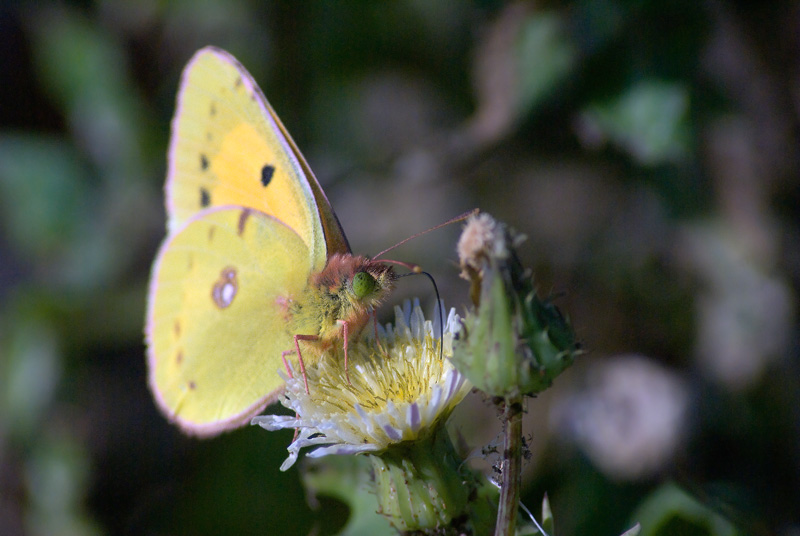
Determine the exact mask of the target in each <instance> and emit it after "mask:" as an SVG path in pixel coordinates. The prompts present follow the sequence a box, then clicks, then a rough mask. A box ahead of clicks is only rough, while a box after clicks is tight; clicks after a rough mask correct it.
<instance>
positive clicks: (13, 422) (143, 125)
mask: <svg viewBox="0 0 800 536" xmlns="http://www.w3.org/2000/svg"><path fill="white" fill-rule="evenodd" d="M207 44H214V45H217V46H220V47H222V48H225V49H227V50H229V51H230V52H231V53H233V54H234V55H235V56H237V57H238V58H239V60H240V61H241V62H242V63H243V64H244V65H245V66H247V68H248V69H249V70H250V71H251V72H252V74H253V75H254V77H255V78H256V79H257V80H258V81H259V82H260V84H261V86H262V88H263V90H264V93H265V94H266V95H267V97H268V98H269V99H270V101H271V103H272V104H273V106H274V107H275V109H276V110H277V111H278V113H279V114H280V115H281V118H282V119H283V122H284V123H285V124H286V125H287V127H288V128H289V130H290V131H291V133H292V134H293V136H294V137H295V140H296V141H297V142H298V145H299V146H300V147H301V148H302V149H303V151H304V153H305V155H306V157H307V158H308V159H309V161H310V163H311V166H312V168H313V169H314V170H315V171H316V173H317V176H318V177H319V179H320V182H321V183H322V184H323V186H324V187H325V189H326V192H327V193H328V195H329V197H330V198H331V201H332V203H333V205H334V207H335V208H336V210H337V212H338V215H339V217H340V219H341V221H342V224H343V226H344V228H345V229H346V230H347V232H348V237H349V239H350V242H351V244H352V245H353V247H354V249H355V250H356V251H357V252H359V253H366V254H369V253H375V252H377V251H380V250H382V249H383V248H384V247H387V246H389V245H391V244H393V243H395V242H397V241H399V240H401V239H403V238H405V237H407V236H410V235H411V234H414V233H415V232H418V231H420V230H423V229H426V228H428V227H431V226H433V225H435V224H437V223H440V222H441V221H444V220H446V219H448V218H450V217H452V216H454V215H456V214H458V213H460V212H462V211H464V210H467V209H469V208H472V207H475V206H478V207H480V208H481V209H483V210H485V211H488V212H490V213H492V214H493V215H495V216H496V217H497V218H499V219H501V220H504V221H506V222H508V223H509V224H511V225H513V226H514V227H515V228H517V229H518V230H520V231H521V232H523V233H525V234H526V235H527V236H528V241H527V242H526V243H525V245H523V246H522V247H521V250H522V253H523V256H524V257H525V260H526V262H527V263H528V264H529V265H530V266H532V267H533V273H534V275H535V277H536V279H537V281H538V285H539V288H540V290H541V291H542V293H543V294H544V295H552V296H553V297H554V298H555V299H556V303H558V305H559V306H560V307H561V308H562V309H563V310H564V311H566V312H568V313H569V315H570V317H571V319H572V321H573V323H574V325H575V327H576V329H577V332H578V334H579V337H580V338H581V340H582V341H583V344H584V348H585V349H586V353H585V354H584V355H583V356H582V357H581V358H580V359H579V361H578V362H577V363H576V365H575V366H574V367H573V369H571V370H569V371H568V372H567V373H566V374H565V375H564V376H563V377H562V378H560V379H559V381H558V382H557V383H556V385H555V387H554V388H553V389H552V390H551V392H548V393H546V394H545V395H543V396H542V397H540V398H538V399H535V400H533V401H531V402H530V403H529V405H528V408H527V409H528V416H527V420H526V424H525V430H526V433H527V434H530V438H529V439H530V441H529V443H530V446H531V456H530V460H529V463H528V465H527V467H526V474H525V481H526V495H525V502H526V503H527V504H528V505H529V506H531V507H533V505H536V504H538V503H539V502H540V501H541V497H542V494H543V493H544V492H545V491H547V492H548V494H549V497H550V500H551V503H552V505H553V509H554V512H555V517H556V523H557V529H558V533H559V534H564V535H566V534H587V533H591V534H619V533H620V532H621V531H622V530H624V528H626V527H628V526H630V525H631V523H632V522H633V521H636V520H639V521H642V523H643V524H644V525H645V528H646V529H647V530H651V531H653V532H649V533H651V534H655V533H657V532H656V530H657V529H658V530H664V531H665V532H663V533H667V532H668V533H671V534H708V533H713V534H723V533H726V532H724V531H725V530H727V529H725V528H724V527H723V528H720V526H712V525H713V523H711V522H710V521H709V519H712V517H713V515H714V513H719V514H721V515H723V516H725V517H727V518H728V519H729V520H732V521H733V522H734V523H735V524H736V525H737V526H738V527H739V529H740V530H741V531H742V533H751V534H772V533H776V534H785V535H789V534H797V532H798V531H800V517H799V514H798V510H797V505H798V504H800V410H799V409H798V408H800V382H798V360H797V355H798V330H797V319H796V314H797V310H796V304H797V300H796V294H797V286H798V282H800V255H798V252H799V251H800V247H799V246H800V244H799V242H800V233H798V222H799V221H800V220H799V219H798V207H800V203H798V201H800V182H799V181H798V179H799V178H800V177H798V147H800V145H798V142H799V141H800V139H798V132H799V131H798V124H799V123H798V113H799V112H800V91H798V88H799V87H800V62H799V61H798V58H800V54H798V52H800V46H799V45H800V5H799V4H798V3H797V2H763V3H762V2H744V1H740V2H724V1H714V0H710V1H703V2H694V1H687V0H677V1H674V2H655V1H650V0H641V1H632V0H579V1H571V2H560V1H551V2H544V1H542V2H516V3H507V2H500V1H471V2H470V1H466V0H460V1H422V0H403V1H397V2H391V3H377V2H368V1H346V2H335V3H334V2H324V1H312V2H303V3H300V2H269V3H267V2H256V1H254V0H252V1H248V0H232V1H230V2H214V1H211V0H207V1H202V2H189V1H175V2H168V1H155V0H145V1H143V2H122V1H114V0H106V1H102V0H100V1H75V2H64V1H55V0H49V1H45V2H26V1H10V2H4V3H3V4H2V5H0V76H1V77H2V80H1V81H0V533H2V534H76V535H77V534H103V533H107V534H125V533H128V534H216V533H229V534H237V533H239V534H249V533H253V534H255V533H260V534H264V533H268V534H278V533H279V534H307V533H315V534H333V533H335V532H336V531H337V529H338V528H340V527H341V526H342V525H343V523H344V520H345V519H346V515H347V512H346V508H345V507H344V506H343V505H342V504H341V503H338V502H336V501H333V500H331V499H326V498H324V497H318V498H315V497H307V496H306V494H305V493H304V491H303V488H302V486H301V484H300V481H299V475H298V472H297V469H296V468H295V469H293V470H291V471H289V472H288V473H285V474H284V473H280V472H279V471H278V466H279V465H280V461H281V460H282V459H283V457H284V456H285V447H286V445H287V444H288V442H289V441H290V439H291V434H269V433H266V432H263V431H260V430H256V429H244V430H241V431H237V432H235V433H230V434H227V435H224V436H223V437H220V438H217V439H213V440H207V441H198V440H195V439H190V438H186V437H183V436H181V435H180V434H179V433H178V432H177V430H176V429H174V428H173V427H171V426H169V425H168V424H167V423H166V422H165V420H164V419H163V418H162V417H161V416H160V415H159V414H158V413H157V411H156V409H155V407H154V405H153V403H152V401H151V398H150V394H149V393H148V391H147V387H146V381H145V366H144V365H145V363H144V358H143V352H144V348H143V344H142V324H143V316H144V307H145V295H146V284H147V278H148V272H149V268H150V263H151V262H152V259H153V256H154V254H155V251H156V248H157V246H158V244H159V242H160V240H161V239H162V238H163V233H164V214H163V208H162V207H163V199H162V184H163V179H164V170H165V155H166V144H167V140H168V135H169V120H170V117H171V114H172V112H173V107H174V98H175V93H176V90H177V84H178V77H179V74H180V70H181V69H182V67H183V65H184V64H185V63H186V61H187V60H188V58H189V57H190V56H191V54H192V53H193V52H194V51H195V50H196V49H198V48H200V47H201V46H204V45H207ZM457 235H458V229H457V228H456V227H455V226H454V227H452V228H449V229H445V230H442V231H439V232H436V233H432V234H430V235H426V236H425V237H422V238H419V239H416V240H414V241H412V242H411V243H409V244H407V245H405V246H403V247H402V248H401V249H398V250H396V252H394V253H393V254H394V255H395V256H396V257H397V258H401V259H403V260H408V261H411V262H416V263H419V264H421V265H422V266H424V267H425V268H426V269H427V270H429V271H431V272H432V273H434V275H435V276H436V277H437V282H438V283H439V287H440V289H441V291H442V294H443V296H444V298H445V299H446V300H447V302H448V304H449V305H453V306H456V307H461V306H462V305H463V304H464V303H465V302H466V297H467V289H466V284H465V283H464V282H463V281H461V280H459V279H458V278H457V270H456V269H455V267H454V262H455V253H454V246H455V241H456V238H457ZM411 296H420V297H421V298H422V299H423V302H424V303H427V304H428V305H430V304H431V303H432V302H433V297H432V295H431V291H430V287H429V286H427V285H425V283H424V282H413V281H410V280H404V281H403V285H401V289H400V290H399V291H398V293H397V295H396V296H394V297H393V301H394V300H397V303H399V301H400V300H402V299H404V298H407V297H411ZM390 309H391V308H390V307H389V308H387V314H388V313H390ZM650 425H652V426H650ZM454 427H455V428H456V429H457V430H458V431H459V433H460V434H461V435H462V436H463V437H464V440H465V442H466V443H467V444H469V445H470V446H471V447H472V448H477V447H480V446H481V445H482V444H485V443H488V442H490V441H492V440H493V439H494V438H495V436H496V434H497V424H496V422H495V417H494V413H493V410H492V409H491V408H489V407H488V405H487V404H486V403H485V402H484V401H482V400H480V399H479V398H478V397H475V398H474V399H472V400H469V401H468V402H467V403H465V404H464V405H463V406H462V407H461V408H459V411H458V413H457V414H456V415H455V419H454ZM653 429H655V431H654V430H653ZM475 463H476V467H478V468H481V469H483V470H486V471H489V472H490V471H491V467H490V465H491V460H490V461H489V462H481V461H480V460H477V461H475ZM665 482H675V483H677V484H679V485H680V486H681V487H682V488H683V489H684V490H686V491H688V493H689V496H691V497H692V498H693V500H695V501H697V502H696V504H698V505H704V506H706V507H708V508H709V510H707V511H703V512H702V513H699V514H696V515H695V514H691V513H690V512H693V510H691V508H690V507H675V509H676V511H680V512H683V514H682V515H677V516H675V517H673V518H670V521H669V522H668V523H666V524H664V525H663V526H662V525H659V523H661V521H659V522H656V521H655V520H656V519H661V518H660V517H659V515H660V514H658V515H656V514H653V513H652V511H653V510H654V509H655V510H656V511H658V510H659V509H660V510H662V511H663V510H664V509H669V508H673V506H674V504H677V503H675V501H674V500H673V499H674V495H669V493H667V494H666V495H664V494H662V495H658V494H657V495H651V493H653V492H656V493H658V491H659V490H660V491H663V490H665V489H673V491H674V488H664V487H662V484H663V483H665ZM676 493H677V492H676ZM654 497H655V498H654ZM670 497H672V498H670ZM648 501H649V502H648ZM693 504H695V503H693ZM309 505H313V507H314V508H313V509H312V507H311V506H309ZM653 505H655V506H653ZM645 506H646V508H645ZM648 508H649V509H650V510H648ZM692 508H693V507H692ZM648 516H650V517H648ZM709 516H712V517H709ZM713 519H717V518H713ZM648 521H649V522H650V523H648ZM670 523H672V524H670Z"/></svg>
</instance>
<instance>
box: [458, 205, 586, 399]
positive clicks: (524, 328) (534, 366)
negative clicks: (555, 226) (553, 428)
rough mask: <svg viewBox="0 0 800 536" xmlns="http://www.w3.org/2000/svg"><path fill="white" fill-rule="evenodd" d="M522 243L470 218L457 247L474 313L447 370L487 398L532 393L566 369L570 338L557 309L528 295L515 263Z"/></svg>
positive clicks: (482, 219)
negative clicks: (451, 367) (455, 371)
mask: <svg viewBox="0 0 800 536" xmlns="http://www.w3.org/2000/svg"><path fill="white" fill-rule="evenodd" d="M522 240H523V237H521V236H520V235H518V234H516V233H515V232H513V231H512V230H510V229H508V227H506V226H505V225H504V224H502V223H499V222H497V221H495V220H494V219H493V218H492V217H491V216H489V215H488V214H479V215H478V216H474V217H472V218H471V219H470V220H469V221H468V222H467V225H466V226H465V228H464V232H463V233H462V236H461V239H460V240H459V246H458V249H459V257H460V259H461V266H462V277H465V278H466V279H469V280H470V282H471V296H472V300H473V302H475V305H476V306H477V312H473V313H470V314H468V315H467V318H466V319H465V322H464V325H465V328H466V329H465V332H466V336H465V337H463V338H462V340H461V341H459V343H458V344H457V346H456V347H454V349H453V357H452V361H453V364H454V365H455V366H456V368H458V370H459V371H460V372H461V373H462V374H464V375H465V376H466V377H467V378H468V379H469V380H470V381H471V382H472V383H473V384H474V385H475V386H476V387H478V388H479V389H480V390H482V391H484V392H485V393H487V394H489V395H492V396H499V397H509V396H516V395H520V394H535V393H538V392H540V391H542V390H544V389H546V388H547V387H549V386H550V385H551V384H552V382H553V379H554V378H555V377H556V376H558V375H559V374H560V373H561V372H562V371H563V370H564V369H566V368H567V367H568V366H570V365H571V364H572V362H573V359H574V358H575V355H577V353H578V346H577V344H576V342H575V335H574V333H573V331H572V328H571V326H570V324H569V322H568V321H567V320H566V319H565V318H564V316H563V315H562V314H561V312H560V311H559V310H558V308H557V307H556V306H555V305H553V304H552V303H550V302H549V301H545V300H541V299H540V298H539V297H538V296H537V295H536V290H535V288H534V286H533V280H532V278H531V276H530V273H529V271H528V270H525V269H524V268H523V266H522V264H521V263H520V261H519V258H518V257H517V254H516V251H515V249H514V248H515V246H516V245H517V244H519V243H520V242H521V241H522Z"/></svg>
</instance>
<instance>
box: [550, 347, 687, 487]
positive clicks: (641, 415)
mask: <svg viewBox="0 0 800 536" xmlns="http://www.w3.org/2000/svg"><path fill="white" fill-rule="evenodd" d="M585 381H586V383H587V385H586V386H584V387H582V388H579V389H573V392H572V393H566V394H565V395H563V396H562V397H561V398H560V399H558V400H556V401H555V402H554V404H553V407H552V410H551V421H552V423H553V425H554V427H555V429H556V430H557V431H558V432H560V433H561V434H562V435H564V436H566V438H568V439H571V440H573V441H574V442H576V443H577V444H578V445H579V446H580V447H581V448H582V449H583V451H584V452H585V453H586V455H587V456H588V457H589V458H590V459H591V460H592V461H593V462H594V463H595V464H596V465H597V467H599V468H600V469H601V470H602V471H603V472H604V473H605V474H606V475H608V476H611V477H613V478H616V479H619V480H637V479H642V478H648V477H650V476H652V475H654V474H656V473H657V472H658V471H660V470H661V469H663V468H664V467H665V466H668V465H669V464H670V463H671V461H672V460H673V459H674V457H675V456H677V455H678V454H679V453H680V450H681V447H682V446H683V444H684V442H685V439H686V435H687V434H686V432H687V428H688V426H689V425H688V420H689V410H690V393H689V389H688V386H687V385H686V382H685V380H683V379H682V378H681V377H680V376H678V375H677V374H676V373H674V372H671V371H669V370H668V369H666V368H664V367H662V366H661V365H659V364H657V363H655V362H654V361H652V360H651V359H648V358H646V357H644V356H641V355H635V354H634V355H621V356H617V357H614V358H610V359H607V360H605V362H603V363H602V364H600V363H597V364H595V365H594V366H592V367H590V368H589V369H588V371H587V374H586V380H585Z"/></svg>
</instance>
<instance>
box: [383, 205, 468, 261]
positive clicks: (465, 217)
mask: <svg viewBox="0 0 800 536" xmlns="http://www.w3.org/2000/svg"><path fill="white" fill-rule="evenodd" d="M479 210H480V209H477V208H474V209H472V210H469V211H467V212H465V213H463V214H461V215H460V216H456V217H455V218H452V219H449V220H447V221H446V222H444V223H440V224H439V225H437V226H436V227H431V228H430V229H426V230H425V231H422V232H419V233H417V234H415V235H411V236H409V237H408V238H406V239H405V240H401V241H400V242H398V243H397V244H395V245H393V246H392V247H390V248H386V249H384V250H383V251H381V252H380V253H378V254H377V255H375V256H374V257H372V259H373V260H378V259H380V258H381V255H383V254H384V253H388V252H389V251H392V250H393V249H394V248H396V247H398V246H402V245H403V244H405V243H406V242H408V241H409V240H413V239H415V238H417V237H419V236H422V235H424V234H427V233H430V232H431V231H435V230H436V229H441V228H442V227H444V226H445V225H450V224H451V223H457V222H460V221H464V220H466V219H467V218H469V217H470V216H472V215H473V214H477V213H478V212H479ZM383 262H394V263H395V264H399V265H401V266H406V267H407V268H409V269H411V270H412V271H413V272H415V273H420V271H419V267H418V266H417V265H416V264H411V265H407V264H404V263H402V262H398V261H385V260H384V261H383Z"/></svg>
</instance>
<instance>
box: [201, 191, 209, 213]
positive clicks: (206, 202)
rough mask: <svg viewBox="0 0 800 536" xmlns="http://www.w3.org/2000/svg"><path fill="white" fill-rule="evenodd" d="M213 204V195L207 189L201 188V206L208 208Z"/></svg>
mask: <svg viewBox="0 0 800 536" xmlns="http://www.w3.org/2000/svg"><path fill="white" fill-rule="evenodd" d="M210 204H211V194H210V193H208V190H206V189H205V188H200V206H201V207H203V208H206V207H207V206H208V205H210Z"/></svg>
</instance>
